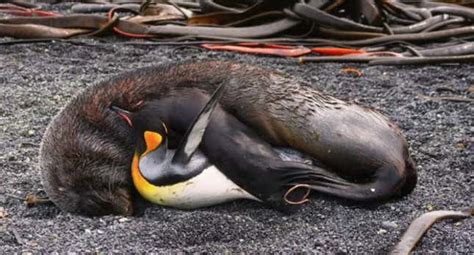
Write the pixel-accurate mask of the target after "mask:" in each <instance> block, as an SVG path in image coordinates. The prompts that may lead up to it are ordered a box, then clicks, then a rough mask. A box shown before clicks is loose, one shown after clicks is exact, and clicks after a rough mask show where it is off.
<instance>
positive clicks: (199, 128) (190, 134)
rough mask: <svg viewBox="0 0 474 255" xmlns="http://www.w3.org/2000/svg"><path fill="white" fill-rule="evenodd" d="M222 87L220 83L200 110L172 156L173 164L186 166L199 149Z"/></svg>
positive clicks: (223, 84)
mask: <svg viewBox="0 0 474 255" xmlns="http://www.w3.org/2000/svg"><path fill="white" fill-rule="evenodd" d="M224 87H225V83H222V84H221V85H220V86H219V87H218V88H217V89H216V90H215V91H214V94H213V95H212V96H211V98H210V99H209V101H208V102H207V104H206V105H205V106H204V107H203V108H202V110H201V112H200V113H199V115H198V116H197V117H196V118H195V119H194V121H193V123H192V124H191V126H190V127H189V128H188V130H187V132H186V134H185V135H184V137H183V139H182V140H181V143H180V144H179V146H178V148H177V149H176V153H175V154H174V156H173V159H172V163H173V164H187V163H188V162H189V160H190V159H191V157H192V156H193V154H194V152H195V151H196V150H197V148H198V147H199V144H201V141H202V138H203V136H204V133H205V131H206V128H207V126H208V125H209V122H210V120H211V116H212V112H213V111H214V109H215V108H216V106H217V103H218V102H219V99H220V98H221V97H222V94H223V92H224Z"/></svg>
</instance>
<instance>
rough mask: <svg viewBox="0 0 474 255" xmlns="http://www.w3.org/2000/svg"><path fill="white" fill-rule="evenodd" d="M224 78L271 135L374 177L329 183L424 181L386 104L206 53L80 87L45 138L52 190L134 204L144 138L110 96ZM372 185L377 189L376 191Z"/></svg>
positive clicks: (156, 92) (126, 105) (81, 207)
mask: <svg viewBox="0 0 474 255" xmlns="http://www.w3.org/2000/svg"><path fill="white" fill-rule="evenodd" d="M222 82H225V83H226V84H227V85H226V87H227V88H226V93H225V95H224V97H223V98H222V100H221V101H220V103H221V105H222V106H223V107H224V108H225V110H226V111H228V112H229V113H231V114H233V115H235V116H236V117H237V118H238V119H239V120H240V121H242V122H244V123H245V124H247V125H249V126H250V127H252V128H253V129H254V130H256V131H257V133H259V134H260V135H261V136H262V137H264V138H265V139H266V140H267V141H269V142H270V143H272V144H274V145H279V146H290V147H292V148H294V149H297V150H300V151H302V152H304V153H306V154H309V155H311V156H313V157H315V158H316V159H318V160H320V161H321V162H323V163H324V164H325V165H327V166H328V167H329V169H330V170H331V171H334V172H336V173H338V174H340V175H342V176H345V177H348V178H359V177H363V178H366V179H368V180H369V181H367V183H368V184H367V185H366V186H361V185H358V184H354V185H355V186H357V189H358V190H357V189H356V188H354V187H347V190H339V191H337V190H336V192H335V191H334V190H331V187H321V188H320V191H322V192H326V193H330V194H335V195H339V196H341V197H346V198H349V199H355V200H377V199H384V198H387V197H390V196H393V195H395V194H399V193H403V194H405V193H408V192H410V191H411V190H412V189H413V188H414V186H415V183H416V172H415V169H414V165H413V162H412V160H411V158H410V157H409V155H408V151H407V144H406V142H405V139H404V138H403V137H402V135H401V134H400V131H399V130H398V128H397V127H396V126H395V125H394V124H392V123H391V122H390V121H388V120H387V119H386V118H385V117H384V116H382V115H381V114H379V113H377V112H374V111H372V110H369V109H367V108H363V107H360V106H357V105H354V104H350V103H346V102H343V101H340V100H337V99H335V98H333V97H330V96H327V95H324V94H322V93H320V92H318V91H316V90H315V89H313V88H311V86H309V85H307V84H305V83H304V82H302V81H300V80H299V79H295V78H293V77H288V76H285V75H284V74H281V73H277V72H273V71H269V70H267V69H263V68H260V67H255V66H249V65H245V64H239V63H233V62H200V63H183V64H178V65H162V66H157V67H150V68H144V69H140V70H136V71H132V72H128V73H125V74H123V75H119V76H117V77H115V78H113V79H110V80H107V81H104V82H101V83H100V84H97V85H95V86H91V87H89V88H87V89H86V90H85V91H84V92H82V93H80V94H79V95H78V96H76V97H75V98H74V99H73V100H72V101H71V102H70V103H69V104H68V105H67V106H66V107H65V108H64V109H63V110H62V111H61V112H60V113H59V114H58V115H57V116H56V117H55V118H54V120H53V121H52V122H51V123H50V125H49V127H48V129H47V131H46V133H45V135H44V138H43V143H42V146H41V152H40V162H41V169H42V174H43V184H44V187H45V190H46V192H47V193H48V194H49V196H50V197H51V199H52V200H53V202H54V203H56V204H57V205H58V206H59V207H61V208H62V209H64V210H66V211H71V212H76V213H81V214H88V215H96V214H107V213H116V214H130V213H132V211H133V203H132V195H131V193H132V187H131V180H130V162H131V154H132V153H133V147H134V144H133V143H134V139H133V138H132V135H131V132H130V129H129V127H128V126H127V124H126V123H124V122H123V121H121V120H120V119H119V117H118V116H117V115H116V114H115V113H114V112H113V111H111V110H110V106H111V105H116V106H118V107H120V108H123V109H128V110H134V108H135V107H137V105H139V102H141V101H147V100H150V99H155V98H162V97H166V96H167V95H171V94H173V93H179V88H187V87H193V88H198V89H202V90H204V91H205V92H208V93H210V92H212V91H214V90H215V89H216V87H217V86H218V85H219V84H221V83H222ZM370 187H374V188H377V190H376V191H377V192H373V194H372V193H371V190H372V188H370ZM362 189H363V190H364V191H363V192H362V191H361V190H362ZM374 190H375V189H374ZM351 191H354V192H353V194H352V195H350V194H349V193H351ZM338 193H339V194H338ZM346 193H347V194H349V195H345V194H346ZM365 198H367V199H365Z"/></svg>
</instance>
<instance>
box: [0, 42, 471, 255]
mask: <svg viewBox="0 0 474 255" xmlns="http://www.w3.org/2000/svg"><path fill="white" fill-rule="evenodd" d="M82 42H83V43H82V44H71V43H65V42H54V43H38V44H30V45H28V44H25V45H11V46H0V95H1V101H0V104H1V105H0V129H1V130H2V131H1V132H0V152H1V153H0V173H1V175H2V178H0V253H2V254H9V253H12V252H23V251H42V252H52V251H59V252H65V251H69V252H83V251H88V252H103V251H107V252H138V251H148V252H151V251H153V252H163V253H168V252H176V251H187V252H197V251H209V252H217V253H223V252H246V253H250V252H252V253H254V252H265V253H267V252H277V251H283V252H324V253H339V254H340V253H366V252H368V253H383V252H387V251H388V250H389V249H390V247H392V246H393V245H394V244H395V243H396V242H397V241H398V240H399V238H400V237H401V234H402V233H403V231H404V230H405V229H406V227H407V226H408V224H409V223H410V222H411V221H412V220H413V219H414V218H415V217H417V216H419V215H420V214H422V213H424V212H427V211H430V210H436V209H460V208H466V207H469V206H472V205H473V204H474V203H473V196H472V182H473V171H472V170H473V153H472V141H473V133H474V127H473V118H472V116H473V104H472V102H454V101H448V100H442V101H439V100H433V99H432V98H431V99H430V98H427V97H424V96H430V97H440V96H450V97H452V96H458V97H465V98H471V99H472V98H474V92H473V88H474V75H473V73H474V65H445V66H425V67H411V66H407V67H378V66H375V67H374V66H366V65H356V64H307V65H300V64H295V63H294V62H292V61H289V60H285V59H280V58H270V57H254V56H249V55H236V54H232V53H222V52H208V51H202V50H200V49H197V48H182V47H181V48H173V47H153V46H131V45H124V44H122V43H120V42H116V43H101V42H97V41H93V40H84V41H82ZM209 58H212V59H235V60H239V61H243V62H247V63H254V64H259V65H263V66H266V67H269V68H274V69H278V70H281V71H285V72H287V73H289V74H291V75H294V76H300V77H304V78H305V79H306V80H308V81H311V82H312V83H313V84H314V86H315V87H317V88H319V89H321V90H323V91H325V92H326V93H329V94H332V95H335V96H337V97H339V98H342V99H351V100H354V101H357V102H359V103H361V104H363V105H367V106H371V107H374V108H376V109H378V110H380V111H382V112H384V113H386V114H387V115H389V116H390V117H391V119H392V120H394V121H395V122H396V123H398V125H400V127H401V128H402V129H403V130H404V133H405V135H406V136H407V139H408V141H409V144H410V149H411V153H412V154H413V157H414V159H415V161H416V162H417V165H418V171H419V184H418V186H417V188H416V189H415V190H414V192H413V193H412V194H410V195H409V196H407V197H404V198H402V199H400V200H396V201H390V202H388V203H384V204H381V205H378V206H373V207H367V206H359V205H357V204H353V203H352V204H349V203H345V202H342V201H341V200H338V199H332V198H329V197H314V198H313V199H312V201H311V202H310V203H309V204H307V205H305V206H303V207H302V209H301V210H299V211H298V212H296V213H294V214H291V215H284V214H281V213H279V212H276V211H274V210H271V209H268V208H265V207H264V206H262V205H260V204H257V203H254V202H248V201H237V202H233V203H229V204H226V205H221V206H216V207H213V208H207V209H202V210H196V211H178V210H173V209H165V208H161V207H158V206H155V207H151V208H148V209H146V210H145V212H144V214H143V215H142V216H139V217H128V218H123V217H119V216H105V217H96V218H87V217H82V216H77V215H71V214H68V213H64V212H61V211H60V210H59V209H58V208H56V207H55V206H53V205H40V206H36V207H33V208H28V207H26V206H25V204H24V203H23V201H21V198H24V197H25V196H26V194H28V193H36V192H41V190H42V186H41V183H40V175H39V169H38V149H39V143H40V140H41V137H42V134H43V132H44V131H45V127H46V125H47V124H48V122H49V121H50V120H51V118H52V117H53V116H54V115H55V114H56V113H57V112H58V111H59V109H60V108H61V107H62V106H63V105H65V104H66V103H67V101H68V100H69V99H70V98H71V97H72V96H73V95H74V94H76V93H78V92H80V91H81V90H82V89H83V88H85V87H86V86H89V85H92V84H94V83H95V82H97V81H98V80H103V79H106V78H108V77H111V76H113V75H115V74H118V73H121V72H123V71H125V70H131V69H134V68H138V67H144V66H150V65H153V64H158V63H166V62H168V63H169V62H175V61H179V60H184V59H193V60H196V61H200V60H203V59H209ZM345 67H355V68H358V69H359V70H360V71H362V72H363V76H362V77H356V76H354V75H352V74H348V73H344V72H342V71H341V70H342V69H343V68H345ZM469 91H471V92H469ZM423 95H424V96H423ZM473 223H474V222H473V220H472V219H467V220H464V221H460V222H452V221H449V220H448V221H444V222H442V223H438V224H436V225H435V226H434V227H433V228H432V229H431V230H430V231H429V232H428V233H427V234H426V235H425V237H424V238H423V239H422V242H421V243H420V244H419V245H418V246H417V252H420V253H428V252H436V253H439V252H442V253H472V252H473V251H474V247H473V242H472V233H473Z"/></svg>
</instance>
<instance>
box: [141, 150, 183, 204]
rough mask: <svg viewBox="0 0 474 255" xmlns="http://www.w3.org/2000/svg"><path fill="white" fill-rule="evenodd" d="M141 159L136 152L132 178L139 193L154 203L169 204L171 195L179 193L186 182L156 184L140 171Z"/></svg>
mask: <svg viewBox="0 0 474 255" xmlns="http://www.w3.org/2000/svg"><path fill="white" fill-rule="evenodd" d="M139 161H140V156H139V155H138V154H137V153H135V155H134V156H133V161H132V180H133V185H134V186H135V188H136V189H137V191H138V193H140V195H141V196H142V197H143V198H144V199H146V200H148V201H150V202H153V203H157V204H161V205H168V203H169V199H170V197H172V195H173V194H177V193H179V192H180V191H181V190H182V189H183V188H184V187H185V186H186V182H182V183H177V184H174V185H169V186H155V185H153V184H151V183H149V182H148V181H147V180H146V179H145V178H144V177H143V176H142V174H141V173H140V168H139Z"/></svg>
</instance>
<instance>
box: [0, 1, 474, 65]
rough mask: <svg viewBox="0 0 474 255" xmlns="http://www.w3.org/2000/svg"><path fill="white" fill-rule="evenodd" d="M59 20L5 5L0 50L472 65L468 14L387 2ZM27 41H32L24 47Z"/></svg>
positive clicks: (174, 7)
mask: <svg viewBox="0 0 474 255" xmlns="http://www.w3.org/2000/svg"><path fill="white" fill-rule="evenodd" d="M89 2H93V3H78V4H74V5H72V6H71V8H70V9H69V10H67V11H66V14H65V13H59V12H51V11H44V10H40V9H38V8H37V6H34V5H31V4H26V3H24V2H17V1H13V2H12V3H11V4H1V5H0V11H1V12H4V13H9V14H13V15H23V16H35V17H21V18H18V17H7V18H3V19H0V36H7V37H13V38H17V39H21V40H7V41H4V42H2V43H3V44H8V43H10V44H11V43H18V42H25V39H26V40H27V41H28V42H32V41H35V42H36V41H38V39H40V40H39V41H44V40H52V39H66V38H67V39H71V38H77V37H83V36H102V35H105V34H110V33H115V34H117V35H120V36H124V37H129V38H135V39H143V40H146V41H145V42H142V41H136V40H135V41H134V42H133V43H140V44H143V43H146V44H157V45H162V44H172V45H183V44H184V45H189V44H194V45H201V46H203V47H204V48H207V49H211V50H230V51H237V52H245V53H252V54H266V55H277V56H286V57H298V60H299V61H300V62H309V61H311V62H314V61H316V62H328V61H330V62H368V63H370V64H378V65H383V64H391V65H393V64H426V63H447V62H473V61H474V42H473V39H474V10H473V9H471V8H469V7H466V6H462V5H456V4H446V3H438V2H430V1H417V2H416V3H411V4H404V3H402V2H399V1H395V0H384V1H378V0H361V1H345V0H326V1H325V0H307V1H296V0H285V1H278V2H275V1H268V0H239V1H229V0H220V1H216V0H200V1H185V0H180V1H167V3H166V4H164V3H158V2H162V1H150V0H148V1H136V0H124V1H122V0H120V1H118V0H114V1H112V3H111V2H108V1H89ZM32 39H33V40H32Z"/></svg>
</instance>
